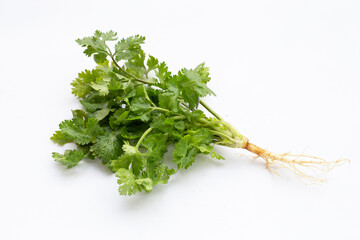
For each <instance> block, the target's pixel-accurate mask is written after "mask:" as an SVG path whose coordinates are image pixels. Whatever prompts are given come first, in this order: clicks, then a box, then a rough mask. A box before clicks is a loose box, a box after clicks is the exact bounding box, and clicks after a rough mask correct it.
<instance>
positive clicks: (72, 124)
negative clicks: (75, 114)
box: [59, 118, 91, 145]
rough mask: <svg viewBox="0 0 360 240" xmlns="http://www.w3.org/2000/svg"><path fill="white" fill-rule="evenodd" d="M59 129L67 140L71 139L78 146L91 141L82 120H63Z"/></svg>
mask: <svg viewBox="0 0 360 240" xmlns="http://www.w3.org/2000/svg"><path fill="white" fill-rule="evenodd" d="M59 128H60V130H61V132H62V133H63V134H64V135H66V136H67V137H68V139H70V138H72V139H74V140H75V142H76V143H78V144H81V145H85V144H88V143H90V141H91V136H90V135H89V134H88V131H87V130H86V128H85V122H84V120H82V119H79V118H74V119H72V120H65V121H63V122H62V123H60V125H59Z"/></svg>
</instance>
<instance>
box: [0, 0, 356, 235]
mask: <svg viewBox="0 0 360 240" xmlns="http://www.w3.org/2000/svg"><path fill="white" fill-rule="evenodd" d="M359 12H360V2H359V1H357V0H353V1H350V0H349V1H347V0H338V1H330V0H323V1H320V0H309V1H286V0H283V1H280V0H275V1H274V0H273V1H265V0H262V1H195V0H193V1H119V0H118V1H106V0H103V1H89V0H87V1H74V0H69V1H45V0H44V1H31V0H28V1H5V0H1V1H0V53H1V58H0V110H1V118H0V134H1V138H0V150H1V168H0V239H37V240H38V239H53V240H55V239H360V230H359V229H360V194H359V192H360V163H359V155H360V153H359V149H360V141H359V135H360V127H359V126H360V106H359V103H360V94H359V92H360V91H359V90H360V85H359V80H360V78H359V77H360V68H359V66H360V65H359V64H360V14H359ZM96 29H99V30H102V31H107V30H111V29H112V30H114V31H117V32H118V34H119V35H120V36H123V37H127V36H130V35H133V34H141V35H145V36H146V37H147V40H146V45H145V50H146V51H147V52H149V53H151V54H152V55H154V56H156V57H158V58H159V59H160V60H165V61H166V62H167V63H168V65H169V67H170V70H172V71H173V72H175V71H177V70H179V69H180V68H181V67H188V68H191V67H195V66H196V65H197V64H199V63H200V62H202V61H206V63H207V65H208V66H209V67H210V69H211V76H212V81H211V82H210V84H209V85H210V87H211V88H212V89H213V90H214V91H215V92H216V93H217V97H208V98H206V99H205V100H206V102H207V103H208V104H209V105H211V106H212V107H213V108H214V109H215V110H217V111H218V112H219V114H220V115H222V116H223V117H224V118H225V119H226V120H227V121H229V122H230V123H232V124H233V125H235V126H236V127H237V128H238V130H239V131H240V132H242V133H244V135H246V136H247V137H248V138H249V139H250V140H251V141H252V142H254V143H256V144H257V145H259V146H262V147H264V148H267V149H270V150H273V151H275V152H280V153H282V152H286V151H292V152H293V153H299V152H302V151H304V150H306V153H309V154H314V155H317V156H321V157H324V158H326V159H328V160H336V159H338V158H349V159H351V163H350V164H347V165H344V166H341V167H338V168H336V169H334V170H333V171H332V172H331V173H330V174H329V175H328V176H327V179H328V183H327V184H322V185H304V184H302V183H300V182H299V181H298V180H297V179H296V178H295V177H294V176H293V175H291V174H289V173H287V172H286V171H280V173H281V176H280V177H279V176H276V175H274V174H271V173H269V172H268V171H267V170H266V168H265V166H264V162H263V161H262V160H261V159H258V160H255V161H254V160H253V159H252V157H251V154H248V153H247V152H246V151H243V150H234V149H226V148H218V151H219V152H220V153H221V154H222V155H223V156H224V157H225V158H226V160H225V161H217V160H214V159H210V158H209V157H208V156H201V157H199V158H198V159H197V161H196V163H195V164H194V165H193V167H191V168H190V169H188V170H186V171H182V172H180V173H179V174H177V175H176V176H174V177H173V178H172V179H171V181H170V183H169V184H167V185H161V186H157V187H156V188H155V189H154V191H153V192H152V193H151V194H138V195H136V196H133V197H122V196H119V194H118V192H117V183H116V179H115V177H114V175H113V174H111V173H110V172H109V171H108V170H107V169H106V168H105V167H103V166H102V165H101V164H100V163H99V162H97V161H95V162H93V161H83V162H82V163H81V164H79V166H77V167H75V168H73V169H71V170H66V169H64V168H63V167H62V166H60V165H59V164H57V163H56V162H54V161H53V160H52V158H51V152H53V151H59V152H62V151H64V149H65V148H71V146H67V147H65V148H62V147H59V146H57V145H55V144H53V143H52V142H51V141H50V140H49V137H50V136H51V135H52V133H53V132H54V131H55V130H57V129H58V123H59V122H61V121H62V120H63V119H65V118H70V117H71V111H70V109H74V108H77V107H78V103H77V100H76V99H75V97H74V96H72V95H71V86H70V82H71V81H72V80H73V79H74V78H75V77H76V76H77V73H78V72H80V71H82V70H83V69H85V68H92V67H94V63H93V61H92V59H90V58H87V57H86V56H85V55H83V54H82V51H83V50H82V49H81V48H80V47H79V46H78V45H77V44H76V43H75V41H74V40H75V39H76V38H79V37H84V36H89V35H92V34H93V32H94V31H95V30H96Z"/></svg>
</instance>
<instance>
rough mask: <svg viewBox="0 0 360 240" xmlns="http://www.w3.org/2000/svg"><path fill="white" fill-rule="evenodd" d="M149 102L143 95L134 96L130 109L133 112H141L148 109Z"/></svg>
mask: <svg viewBox="0 0 360 240" xmlns="http://www.w3.org/2000/svg"><path fill="white" fill-rule="evenodd" d="M150 107H151V104H150V103H149V101H148V100H147V99H146V98H145V97H138V98H134V99H133V100H132V101H131V103H130V110H131V111H132V112H134V113H135V114H138V115H139V114H142V113H144V112H146V111H149V110H150Z"/></svg>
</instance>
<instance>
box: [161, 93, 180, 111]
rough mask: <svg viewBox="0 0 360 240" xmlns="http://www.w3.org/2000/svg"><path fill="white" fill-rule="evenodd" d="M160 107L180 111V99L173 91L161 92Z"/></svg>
mask: <svg viewBox="0 0 360 240" xmlns="http://www.w3.org/2000/svg"><path fill="white" fill-rule="evenodd" d="M159 107H161V108H165V109H168V110H170V111H172V112H179V100H178V98H177V96H176V95H175V94H174V93H172V92H165V93H161V94H159Z"/></svg>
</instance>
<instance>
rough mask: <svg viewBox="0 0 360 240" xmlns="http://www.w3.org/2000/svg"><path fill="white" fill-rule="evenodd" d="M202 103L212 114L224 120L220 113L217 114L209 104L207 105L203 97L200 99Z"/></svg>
mask: <svg viewBox="0 0 360 240" xmlns="http://www.w3.org/2000/svg"><path fill="white" fill-rule="evenodd" d="M200 104H201V105H202V106H203V107H204V108H205V109H206V110H208V111H209V112H210V113H211V114H212V115H214V117H216V118H217V119H219V120H224V119H222V117H220V115H219V114H217V113H216V112H215V111H214V110H213V109H212V108H211V107H210V106H209V105H207V104H206V103H205V102H204V101H203V100H202V99H200Z"/></svg>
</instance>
